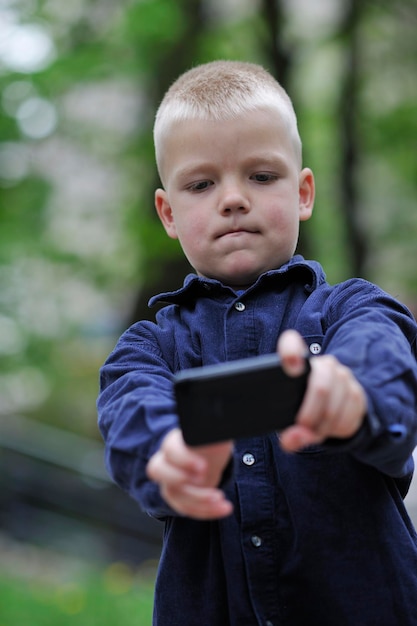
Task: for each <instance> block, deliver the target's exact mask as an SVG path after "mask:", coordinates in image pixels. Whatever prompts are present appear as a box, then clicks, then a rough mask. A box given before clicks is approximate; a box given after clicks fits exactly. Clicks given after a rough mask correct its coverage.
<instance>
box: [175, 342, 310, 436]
mask: <svg viewBox="0 0 417 626" xmlns="http://www.w3.org/2000/svg"><path fill="white" fill-rule="evenodd" d="M309 371H310V364H309V361H308V359H306V365H305V371H304V372H303V374H302V375H301V376H298V377H292V376H288V375H287V374H286V373H285V372H284V370H283V369H282V367H281V364H280V359H279V357H278V355H277V354H267V355H262V356H257V357H250V358H246V359H239V360H237V361H228V362H226V363H219V364H216V365H206V366H203V367H196V368H193V369H187V370H182V371H180V372H178V373H177V374H175V375H174V392H175V397H176V401H177V408H178V414H179V419H180V426H181V429H182V432H183V437H184V440H185V442H186V443H187V444H188V445H190V446H198V445H204V444H209V443H215V442H218V441H226V440H228V439H239V438H243V437H253V436H258V435H264V434H267V433H270V432H274V431H280V430H283V429H284V428H286V427H287V426H289V425H290V424H292V423H294V418H295V415H296V414H297V411H298V409H299V407H300V405H301V402H302V399H303V397H304V393H305V390H306V387H307V378H308V374H309Z"/></svg>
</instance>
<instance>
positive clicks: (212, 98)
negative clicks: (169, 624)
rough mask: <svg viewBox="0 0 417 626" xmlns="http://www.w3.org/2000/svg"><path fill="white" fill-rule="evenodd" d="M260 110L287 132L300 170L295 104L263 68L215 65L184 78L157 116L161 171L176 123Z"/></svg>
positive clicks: (220, 118) (221, 118)
mask: <svg viewBox="0 0 417 626" xmlns="http://www.w3.org/2000/svg"><path fill="white" fill-rule="evenodd" d="M258 108H269V109H275V110H276V111H277V112H278V113H279V115H280V116H281V119H282V120H283V121H284V123H285V125H286V126H287V128H288V131H289V133H290V137H291V139H292V142H293V144H294V149H295V154H296V157H297V159H298V160H299V164H300V167H301V159H302V156H301V153H302V146H301V139H300V135H299V132H298V128H297V117H296V115H295V112H294V107H293V105H292V102H291V100H290V98H289V96H288V94H287V92H286V91H285V89H284V88H283V87H282V86H281V85H280V84H279V82H278V81H277V80H275V78H273V76H272V75H271V74H270V73H269V72H268V71H267V70H265V69H264V68H263V67H262V66H260V65H257V64H255V63H246V62H242V61H212V62H210V63H205V64H203V65H198V66H196V67H194V68H192V69H190V70H188V71H187V72H185V73H184V74H182V75H181V76H180V77H179V78H178V79H177V80H176V81H175V82H174V83H173V84H172V85H171V87H170V88H169V89H168V91H167V92H166V94H165V96H164V98H163V100H162V102H161V104H160V106H159V108H158V111H157V113H156V118H155V125H154V144H155V154H156V162H157V165H158V168H159V170H160V164H161V157H162V143H163V140H164V137H166V136H167V134H168V133H169V131H170V129H171V127H172V125H173V124H175V123H176V122H180V121H186V120H202V121H204V120H211V121H216V120H218V121H224V120H228V119H234V118H236V117H238V116H239V115H242V114H243V113H246V112H249V111H253V110H255V109H258Z"/></svg>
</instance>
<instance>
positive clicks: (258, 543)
mask: <svg viewBox="0 0 417 626" xmlns="http://www.w3.org/2000/svg"><path fill="white" fill-rule="evenodd" d="M250 540H251V542H252V545H253V546H254V547H255V548H260V547H261V545H262V539H261V538H260V537H258V535H252V537H251V538H250Z"/></svg>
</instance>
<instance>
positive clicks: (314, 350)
mask: <svg viewBox="0 0 417 626" xmlns="http://www.w3.org/2000/svg"><path fill="white" fill-rule="evenodd" d="M310 352H311V354H320V352H321V345H320V344H319V343H311V344H310Z"/></svg>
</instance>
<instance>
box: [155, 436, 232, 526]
mask: <svg viewBox="0 0 417 626" xmlns="http://www.w3.org/2000/svg"><path fill="white" fill-rule="evenodd" d="M231 455H232V443H231V442H224V443H219V444H212V445H210V446H200V447H196V448H190V447H189V446H187V445H186V443H185V442H184V439H183V437H182V433H181V430H180V429H179V428H175V429H174V430H172V431H170V432H169V433H168V434H167V435H166V437H165V439H164V440H163V442H162V445H161V447H160V449H159V450H158V452H156V453H155V454H154V455H153V456H152V458H151V459H150V461H149V463H148V466H147V470H146V471H147V475H148V477H149V478H150V479H151V480H153V481H155V482H156V483H158V484H159V487H160V491H161V495H162V497H163V498H164V500H165V501H166V502H167V503H168V504H169V505H170V506H171V507H172V508H173V509H174V510H175V511H176V512H177V513H179V514H181V515H187V516H189V517H193V518H195V519H206V520H208V519H217V518H221V517H226V516H227V515H230V513H231V512H232V510H233V507H232V504H231V502H229V501H228V500H227V499H226V497H225V495H224V493H223V491H221V489H218V488H217V487H218V485H219V483H220V480H221V477H222V474H223V471H224V469H225V467H226V465H227V464H228V462H229V460H230V458H231Z"/></svg>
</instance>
